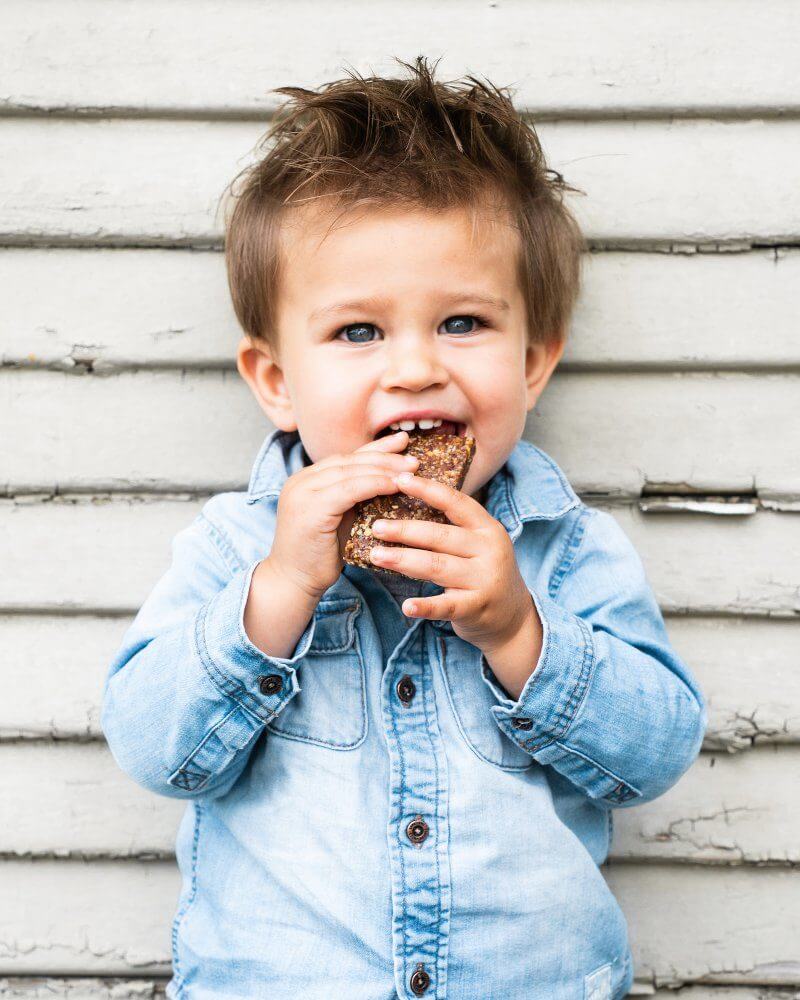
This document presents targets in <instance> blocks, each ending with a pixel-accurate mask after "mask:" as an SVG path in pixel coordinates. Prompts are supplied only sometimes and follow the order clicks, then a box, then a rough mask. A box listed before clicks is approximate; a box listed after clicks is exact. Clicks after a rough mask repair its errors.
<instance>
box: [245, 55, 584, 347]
mask: <svg viewBox="0 0 800 1000" xmlns="http://www.w3.org/2000/svg"><path fill="white" fill-rule="evenodd" d="M396 61H397V62H398V63H400V64H401V65H402V66H404V67H405V68H406V69H408V70H409V71H410V74H409V77H408V78H407V79H389V78H386V77H378V76H371V77H364V76H361V75H360V74H358V73H356V72H355V71H352V70H351V71H350V73H349V75H348V76H347V77H345V78H344V79H342V80H336V81H334V82H332V83H328V84H326V85H324V86H323V87H321V88H319V89H318V90H316V91H314V90H306V89H305V88H302V87H279V88H277V89H276V90H275V91H274V92H275V93H278V94H283V95H286V96H287V97H288V98H289V100H288V101H286V102H285V103H284V104H283V105H281V106H280V108H279V109H278V111H277V112H276V114H275V117H274V120H273V123H272V127H271V128H270V129H269V130H268V131H267V133H266V134H265V136H264V137H263V138H262V139H261V141H260V142H259V144H258V146H257V149H258V150H259V151H260V152H262V153H263V154H264V155H263V156H261V157H259V158H258V159H257V160H256V161H255V162H254V163H253V164H252V165H251V166H248V167H246V168H245V169H244V170H243V171H241V172H240V173H239V174H238V175H237V176H236V177H235V178H234V180H233V181H232V182H231V184H230V185H229V187H228V189H227V190H226V193H225V194H226V195H228V194H230V195H231V196H232V198H231V202H232V204H233V210H232V212H230V213H226V214H227V217H226V222H225V229H226V238H225V259H226V266H227V274H228V284H229V287H230V292H231V297H232V299H233V306H234V309H235V311H236V316H237V318H238V320H239V323H240V324H241V326H242V329H243V330H244V331H245V333H246V334H248V335H249V336H251V337H253V338H255V339H260V340H262V341H265V342H266V343H267V344H268V345H269V346H270V347H271V348H273V349H274V350H275V351H277V349H278V344H277V333H276V310H275V306H276V302H277V294H278V282H279V273H280V268H279V264H280V260H279V257H280V254H279V251H280V223H281V218H282V216H283V213H284V212H286V211H288V210H291V209H292V208H294V207H299V206H301V205H303V204H309V203H310V202H312V201H314V200H317V199H321V198H330V199H331V202H330V204H329V205H328V207H329V208H331V207H332V208H333V209H334V210H336V209H341V210H342V211H343V212H344V211H347V210H348V209H351V208H354V207H356V206H357V205H361V204H365V203H367V204H377V205H381V206H384V205H409V206H413V207H420V206H422V207H424V208H426V209H432V210H436V209H448V208H467V209H469V210H470V211H474V209H475V207H476V206H477V205H486V204H491V205H493V206H495V207H496V208H500V209H501V210H502V208H505V209H506V211H507V212H508V213H510V217H511V219H512V221H513V224H514V226H515V228H516V229H517V231H518V233H519V236H520V246H521V253H520V254H519V259H518V274H519V282H520V288H521V289H522V291H523V294H524V298H525V305H526V309H527V318H528V340H529V343H533V342H540V343H550V342H553V341H560V340H562V339H563V338H564V337H565V335H566V329H567V323H568V321H569V317H570V314H571V312H572V308H573V306H574V303H575V299H576V297H577V294H578V289H579V284H580V261H581V253H582V252H583V251H584V250H585V249H586V246H585V242H584V239H583V236H582V234H581V231H580V229H579V227H578V224H577V222H576V221H575V219H574V217H573V216H572V214H571V212H570V211H569V209H568V208H567V207H566V205H565V204H564V201H563V196H564V193H565V192H566V191H576V192H578V190H579V189H577V188H573V187H571V186H570V185H569V184H567V183H566V182H565V181H564V178H563V177H562V175H561V174H560V173H558V171H555V170H551V169H549V168H548V167H547V165H546V163H545V158H544V154H543V152H542V148H541V145H540V143H539V139H538V136H537V135H536V131H535V129H534V128H533V126H532V125H528V124H527V123H526V122H525V121H524V120H523V118H522V117H521V116H520V114H519V113H518V112H517V111H516V109H515V108H514V106H513V104H512V103H511V99H510V97H509V96H508V90H507V88H499V87H496V86H494V85H493V84H491V83H489V82H488V81H487V82H481V81H480V80H478V79H476V78H475V77H474V76H467V77H466V78H465V79H464V80H463V81H455V82H453V83H442V82H440V81H437V80H435V79H434V72H435V69H436V65H437V63H438V60H437V63H435V64H434V66H433V67H430V66H429V65H428V64H427V62H426V60H425V58H424V57H423V56H418V57H417V59H416V60H415V62H414V63H413V64H410V63H405V62H403V61H402V60H400V59H398V60H396ZM237 185H239V189H238V190H237ZM580 193H583V192H580ZM473 224H474V215H473Z"/></svg>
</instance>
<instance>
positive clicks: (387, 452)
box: [314, 431, 419, 471]
mask: <svg viewBox="0 0 800 1000" xmlns="http://www.w3.org/2000/svg"><path fill="white" fill-rule="evenodd" d="M400 434H405V435H406V437H408V435H407V434H406V432H405V431H400ZM396 437H397V435H394V434H393V435H391V438H389V437H386V438H380V439H379V440H378V441H370V442H369V444H367V445H364V446H363V447H362V448H358V449H356V451H354V452H351V453H350V454H337V455H328V456H327V457H326V458H322V459H320V460H319V462H316V463H315V465H314V468H316V469H327V468H330V467H331V466H336V465H342V464H343V463H345V462H366V463H369V462H373V463H374V462H385V463H386V464H387V465H388V466H390V467H391V468H396V469H399V470H401V471H403V470H408V469H412V470H416V469H417V468H418V467H419V459H418V458H417V456H416V455H407V454H401V452H402V451H403V449H404V448H405V447H406V444H407V443H408V442H407V441H404V440H399V441H392V438H396ZM384 442H387V443H386V444H384ZM381 445H383V447H381Z"/></svg>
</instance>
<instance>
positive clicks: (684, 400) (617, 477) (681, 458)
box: [0, 369, 800, 497]
mask: <svg viewBox="0 0 800 1000" xmlns="http://www.w3.org/2000/svg"><path fill="white" fill-rule="evenodd" d="M799 396H800V374H774V373H773V374H765V373H761V374H758V375H755V374H751V373H750V374H748V373H741V372H725V373H712V372H671V373H664V372H650V373H641V372H640V373H619V372H616V373H615V372H603V373H600V372H558V371H557V372H556V374H555V375H554V377H553V379H552V380H551V382H550V384H549V385H548V386H547V388H546V389H545V391H544V394H543V395H542V397H541V398H540V400H539V401H538V403H537V405H536V408H535V409H534V410H533V411H532V413H530V414H528V419H527V424H526V428H525V437H526V438H527V440H530V441H534V442H535V443H536V444H538V445H539V446H540V447H541V448H543V449H544V450H545V451H547V452H549V454H551V455H552V456H553V457H554V458H555V459H556V461H557V462H558V463H559V464H560V465H561V467H562V468H563V470H564V472H565V473H566V475H567V477H568V478H569V479H570V481H571V482H572V484H573V486H574V487H575V489H576V490H578V491H579V492H591V493H595V492H596V493H603V494H610V495H619V496H637V497H638V495H639V493H640V491H641V489H642V488H643V487H644V486H647V485H652V484H669V485H670V486H672V487H674V488H675V489H678V490H682V489H683V488H684V487H685V486H688V487H689V488H692V489H695V490H700V491H706V492H710V493H715V492H725V491H739V490H742V491H749V490H752V489H753V488H755V489H757V490H758V492H759V494H760V495H761V496H772V497H776V496H789V497H796V496H797V495H800V465H798V463H796V462H792V461H789V460H788V453H787V442H789V441H793V440H800V407H798V405H797V399H798V397H799ZM143 400H146V404H147V405H144V406H143V405H142V401H143ZM98 414H103V419H102V420H99V419H97V417H98ZM198 420H202V427H203V432H202V434H200V435H198ZM0 425H2V426H3V427H4V428H5V429H6V433H7V439H6V448H5V453H6V454H5V460H4V464H3V469H2V476H3V482H2V484H0V488H3V489H4V491H5V492H6V493H7V494H15V493H20V492H33V491H39V490H42V491H50V490H55V489H56V488H57V489H58V491H59V492H68V491H69V490H73V489H74V490H80V491H87V490H119V489H122V490H128V489H134V490H137V489H143V490H148V489H157V490H177V491H182V490H192V491H202V490H208V491H209V492H216V491H220V490H226V489H238V488H241V487H242V486H245V485H246V483H247V480H248V478H249V475H250V469H251V466H252V462H253V459H254V457H255V455H256V454H257V452H258V449H259V447H260V445H261V443H262V441H263V440H264V437H265V436H266V434H267V432H268V431H269V430H270V429H271V427H272V425H271V424H270V423H269V422H268V421H267V419H266V418H265V416H264V414H263V412H262V410H261V409H260V407H259V406H258V404H257V403H256V401H255V400H254V398H253V396H252V394H251V393H250V390H249V389H248V387H247V385H246V384H245V382H244V380H243V379H241V378H240V376H239V374H238V372H236V371H208V370H205V371H196V372H192V373H191V374H185V373H181V372H178V371H140V372H122V373H120V374H116V375H111V376H108V377H105V378H95V377H88V376H87V377H82V378H81V377H78V378H76V377H75V376H73V375H68V374H66V373H64V372H57V371H39V370H24V371H23V370H12V369H6V370H3V371H0ZM778 431H779V432H778ZM155 441H157V442H158V447H154V446H153V443H154V442H155ZM31 442H33V443H34V444H35V447H34V448H33V449H32V448H31ZM734 442H735V447H734V446H733V443H734ZM478 447H480V441H478Z"/></svg>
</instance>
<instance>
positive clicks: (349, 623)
mask: <svg viewBox="0 0 800 1000" xmlns="http://www.w3.org/2000/svg"><path fill="white" fill-rule="evenodd" d="M359 608H360V601H359V600H358V599H353V598H352V597H338V598H330V599H328V600H322V601H320V602H319V604H318V605H317V607H316V610H315V612H314V616H315V618H316V623H315V625H314V637H313V639H312V641H311V645H310V646H309V647H308V650H307V651H306V655H305V656H304V657H303V658H302V659H300V660H298V662H297V680H298V683H299V685H300V690H299V691H298V692H297V694H296V695H295V696H294V698H292V700H291V701H290V702H289V703H288V704H287V705H286V707H285V708H284V709H283V710H282V711H281V712H280V714H279V715H277V716H276V717H275V718H274V719H273V720H272V722H270V723H268V724H267V729H268V730H269V731H270V732H272V733H276V734H277V735H278V736H285V737H286V738H287V739H292V740H301V741H303V742H305V743H315V744H316V745H317V746H322V747H328V748H329V749H331V750H352V749H353V748H354V747H357V746H358V745H359V744H360V743H362V742H363V740H364V738H365V736H366V735H367V707H366V682H365V676H364V673H365V672H364V661H363V658H362V655H361V647H360V645H359V641H358V633H357V631H356V628H355V617H356V615H357V614H358V611H359Z"/></svg>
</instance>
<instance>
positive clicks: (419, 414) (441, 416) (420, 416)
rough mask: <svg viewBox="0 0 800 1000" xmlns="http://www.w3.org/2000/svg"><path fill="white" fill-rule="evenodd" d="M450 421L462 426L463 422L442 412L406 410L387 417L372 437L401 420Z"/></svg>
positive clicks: (450, 414)
mask: <svg viewBox="0 0 800 1000" xmlns="http://www.w3.org/2000/svg"><path fill="white" fill-rule="evenodd" d="M425 419H428V420H451V421H452V422H453V423H454V424H464V423H465V421H463V420H459V418H458V417H454V416H453V415H452V413H446V412H445V411H444V410H406V411H405V412H404V413H398V414H396V415H395V416H393V417H389V418H388V419H386V420H384V421H383V423H381V424H378V426H377V427H376V428H375V434H374V435H373V437H377V436H378V435H379V434H380V432H381V431H382V430H384V429H385V428H386V427H388V426H389V424H397V423H399V422H400V421H401V420H425Z"/></svg>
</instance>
